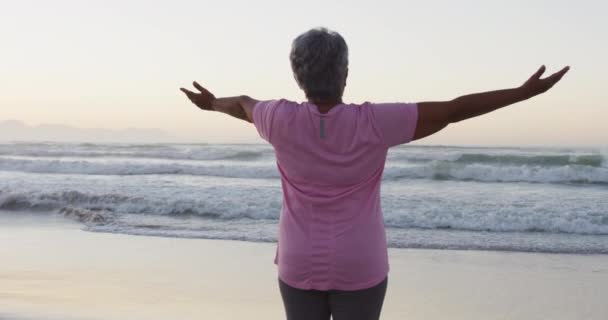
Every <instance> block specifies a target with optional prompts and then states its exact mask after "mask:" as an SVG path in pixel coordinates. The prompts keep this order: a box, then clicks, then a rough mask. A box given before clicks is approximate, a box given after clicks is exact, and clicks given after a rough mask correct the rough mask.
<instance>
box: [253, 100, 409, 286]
mask: <svg viewBox="0 0 608 320" xmlns="http://www.w3.org/2000/svg"><path fill="white" fill-rule="evenodd" d="M253 121H254V124H255V127H256V128H257V130H258V133H259V134H260V136H261V137H262V138H263V139H264V140H266V141H268V142H270V144H272V146H273V148H274V150H275V155H276V163H277V167H278V169H279V172H280V174H281V185H282V189H283V204H282V207H281V214H280V219H279V239H278V243H277V251H276V256H275V259H274V263H275V264H277V265H278V269H279V270H278V271H279V278H280V279H281V280H283V281H284V282H285V283H287V284H288V285H290V286H292V287H295V288H299V289H305V290H306V289H316V290H330V289H337V290H359V289H365V288H369V287H372V286H374V285H376V284H378V283H380V282H381V281H382V280H384V278H385V277H386V276H387V274H388V271H389V264H388V250H387V243H386V234H385V231H384V220H383V216H382V208H381V206H380V183H381V178H382V172H383V170H384V163H385V161H386V154H387V151H388V148H390V147H392V146H395V145H399V144H403V143H407V142H409V141H411V140H412V138H413V136H414V131H415V129H416V123H417V121H418V108H417V105H416V104H409V103H382V104H374V103H369V102H366V103H363V104H360V105H358V104H340V105H337V106H335V107H333V108H332V109H331V110H330V111H329V112H328V113H325V114H323V113H320V112H319V111H318V109H317V107H316V105H314V104H312V103H308V102H304V103H296V102H292V101H288V100H284V99H281V100H271V101H260V102H258V103H257V104H256V105H255V107H254V110H253Z"/></svg>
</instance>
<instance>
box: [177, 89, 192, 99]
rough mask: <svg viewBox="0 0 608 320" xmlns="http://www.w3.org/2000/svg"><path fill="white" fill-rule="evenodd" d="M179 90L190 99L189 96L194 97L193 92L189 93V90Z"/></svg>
mask: <svg viewBox="0 0 608 320" xmlns="http://www.w3.org/2000/svg"><path fill="white" fill-rule="evenodd" d="M179 90H181V91H182V92H183V93H185V94H186V95H187V96H188V97H190V96H192V95H194V92H192V91H190V90H188V89H185V88H179Z"/></svg>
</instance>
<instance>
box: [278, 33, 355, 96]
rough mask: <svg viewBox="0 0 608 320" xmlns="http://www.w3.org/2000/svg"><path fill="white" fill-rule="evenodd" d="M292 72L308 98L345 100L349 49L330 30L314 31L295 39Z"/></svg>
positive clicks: (344, 42) (291, 55) (340, 37)
mask: <svg viewBox="0 0 608 320" xmlns="http://www.w3.org/2000/svg"><path fill="white" fill-rule="evenodd" d="M289 60H290V61H291V69H292V70H293V73H294V75H295V78H296V80H297V81H298V84H299V85H300V87H301V88H302V89H303V90H304V92H305V93H306V97H308V98H309V99H311V100H315V101H328V100H329V101H335V100H339V99H341V97H342V93H343V91H344V86H345V81H346V75H347V72H348V46H347V45H346V41H344V38H342V36H341V35H340V34H338V33H337V32H335V31H330V30H328V29H327V28H314V29H311V30H309V31H307V32H305V33H303V34H301V35H299V36H298V37H297V38H295V39H294V40H293V43H292V45H291V53H290V54H289Z"/></svg>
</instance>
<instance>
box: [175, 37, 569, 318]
mask: <svg viewBox="0 0 608 320" xmlns="http://www.w3.org/2000/svg"><path fill="white" fill-rule="evenodd" d="M289 58H290V60H291V67H292V70H293V73H294V77H295V79H296V81H297V83H298V85H299V87H300V88H301V89H302V90H303V91H304V93H305V94H306V100H307V101H306V102H293V101H289V100H285V99H280V100H270V101H258V100H256V99H254V98H251V97H249V96H245V95H242V96H236V97H228V98H216V97H215V96H214V95H213V94H212V93H211V92H209V91H208V90H207V89H205V88H203V87H202V86H200V85H199V84H198V83H196V82H194V87H195V88H196V89H197V90H198V91H200V92H196V93H195V92H192V91H189V90H187V89H184V88H181V90H182V91H183V92H184V93H185V94H186V95H187V97H188V98H189V99H190V100H191V101H192V102H193V103H194V104H195V105H196V106H198V107H199V108H200V109H203V110H208V111H219V112H224V113H227V114H229V115H231V116H233V117H236V118H238V119H241V120H245V121H247V122H251V123H253V124H254V125H255V127H256V129H257V131H258V133H259V135H260V136H261V137H262V138H263V139H264V140H266V141H268V142H269V143H270V144H271V145H272V146H273V148H274V150H275V155H276V163H277V167H278V169H279V172H280V174H281V184H282V190H283V205H282V208H281V213H280V220H279V221H280V222H279V240H278V244H277V251H276V255H275V259H274V263H275V264H277V265H278V286H279V289H280V292H281V296H282V298H283V302H284V306H285V311H286V314H287V319H289V320H298V319H302V320H316V319H319V320H321V319H329V318H330V316H333V319H335V320H347V319H348V320H356V319H361V320H363V319H365V320H371V319H378V318H379V316H380V310H381V308H382V304H383V301H384V295H385V292H386V288H387V281H388V271H389V263H388V255H387V251H388V250H387V242H386V236H385V230H384V221H383V217H382V216H383V214H382V209H381V206H380V183H381V178H382V172H383V169H384V164H385V161H386V155H387V151H388V149H389V148H390V147H393V146H397V145H400V144H405V143H408V142H410V141H413V140H418V139H422V138H424V137H427V136H429V135H431V134H433V133H436V132H438V131H439V130H441V129H443V128H445V127H446V126H447V125H449V124H450V123H454V122H458V121H462V120H465V119H469V118H472V117H476V116H479V115H482V114H485V113H488V112H491V111H494V110H496V109H498V108H501V107H504V106H507V105H510V104H513V103H515V102H518V101H522V100H526V99H529V98H531V97H533V96H536V95H538V94H540V93H543V92H545V91H547V90H549V89H550V88H551V87H552V86H553V85H554V84H555V83H557V82H558V81H559V80H560V79H561V78H562V77H563V76H564V74H565V73H566V72H567V71H568V67H565V68H564V69H562V70H561V71H559V72H557V73H555V74H553V75H551V76H548V77H546V78H544V79H541V75H542V74H543V72H544V71H545V67H544V66H542V67H541V68H540V69H539V70H538V71H537V72H536V73H534V74H533V75H532V76H531V77H530V78H529V79H528V80H527V81H526V82H525V83H524V84H523V85H521V86H518V87H515V88H512V89H504V90H497V91H491V92H484V93H477V94H470V95H465V96H461V97H458V98H456V99H454V100H450V101H441V102H420V103H370V102H365V103H362V104H355V103H344V102H343V101H342V94H343V92H344V88H345V86H346V78H347V75H348V47H347V45H346V42H345V41H344V39H343V38H342V37H341V36H340V35H339V34H338V33H336V32H332V31H328V30H327V29H325V28H319V29H312V30H310V31H308V32H306V33H304V34H302V35H300V36H298V37H297V38H296V39H295V40H294V41H293V45H292V48H291V53H290V55H289Z"/></svg>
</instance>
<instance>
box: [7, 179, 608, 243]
mask: <svg viewBox="0 0 608 320" xmlns="http://www.w3.org/2000/svg"><path fill="white" fill-rule="evenodd" d="M385 204H386V205H387V208H385V210H387V213H386V214H385V216H384V217H385V218H384V220H385V225H386V226H387V227H390V228H399V229H434V230H447V229H449V230H460V231H481V232H541V233H543V232H545V233H566V234H581V235H608V212H606V211H605V210H603V211H602V209H598V208H588V209H587V210H586V211H581V212H577V214H576V216H573V215H571V214H570V213H568V212H563V213H557V212H548V213H544V214H543V213H536V214H522V210H521V209H520V208H518V207H517V206H513V207H510V208H505V209H504V210H503V211H501V212H500V214H483V216H480V215H479V212H478V211H476V210H478V209H477V208H475V207H472V208H464V207H463V208H462V210H461V211H457V210H453V209H450V210H448V209H445V210H439V211H438V210H436V209H435V208H434V207H433V206H432V204H429V207H419V208H418V209H417V212H415V213H412V212H409V211H403V210H401V209H398V208H391V204H390V203H388V202H386V203H385ZM0 209H2V210H12V211H18V210H38V211H48V212H60V213H62V214H64V215H66V216H70V217H73V218H76V219H77V220H80V221H83V222H88V223H93V224H107V223H108V221H114V220H116V219H117V218H118V217H122V216H130V215H134V216H136V217H138V219H140V218H142V217H145V216H162V217H165V218H175V219H184V218H204V219H207V220H210V221H234V220H243V219H245V220H248V221H261V220H265V221H274V222H277V221H278V219H279V214H280V211H281V204H280V202H278V201H274V202H264V201H262V202H260V203H257V204H255V205H253V206H251V205H249V204H247V203H243V202H242V201H240V200H239V199H233V200H231V201H229V202H226V201H225V199H222V198H220V197H218V196H217V195H216V194H210V195H209V196H202V197H201V198H200V199H196V200H192V199H174V200H170V201H168V200H163V199H157V198H153V199H148V198H145V197H131V196H126V195H122V194H115V193H105V194H91V193H86V192H80V191H75V190H71V191H61V192H50V193H47V192H6V191H0ZM469 210H470V212H469ZM418 211H419V212H418ZM137 221H139V222H141V220H137ZM167 221H169V222H167V223H166V224H164V225H163V224H161V225H160V226H159V228H161V229H163V228H171V226H172V223H171V222H170V220H167ZM171 221H172V220H171ZM139 222H138V223H139Z"/></svg>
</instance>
